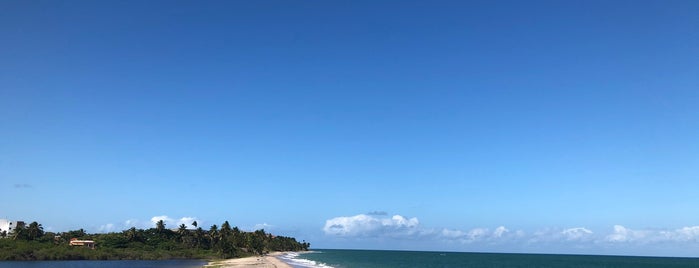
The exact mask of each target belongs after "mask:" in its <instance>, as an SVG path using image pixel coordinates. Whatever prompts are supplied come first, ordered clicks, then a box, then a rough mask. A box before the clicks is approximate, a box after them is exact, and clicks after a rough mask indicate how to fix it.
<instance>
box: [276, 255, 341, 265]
mask: <svg viewBox="0 0 699 268" xmlns="http://www.w3.org/2000/svg"><path fill="white" fill-rule="evenodd" d="M277 258H279V259H281V260H282V261H283V262H286V263H288V264H289V265H291V266H293V267H303V268H334V267H332V266H330V265H327V264H325V263H322V262H317V261H312V260H307V259H304V258H301V254H299V253H296V252H287V253H284V254H282V255H280V256H277Z"/></svg>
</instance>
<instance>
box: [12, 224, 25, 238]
mask: <svg viewBox="0 0 699 268" xmlns="http://www.w3.org/2000/svg"><path fill="white" fill-rule="evenodd" d="M12 235H13V236H12V240H17V239H22V238H24V237H25V236H26V235H27V234H26V230H25V229H24V226H22V225H19V224H18V225H17V226H15V229H14V230H12Z"/></svg>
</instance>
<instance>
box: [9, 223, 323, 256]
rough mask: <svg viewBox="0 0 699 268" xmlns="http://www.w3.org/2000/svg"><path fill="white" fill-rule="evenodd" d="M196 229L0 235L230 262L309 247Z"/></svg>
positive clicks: (29, 229) (266, 236)
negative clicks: (206, 256)
mask: <svg viewBox="0 0 699 268" xmlns="http://www.w3.org/2000/svg"><path fill="white" fill-rule="evenodd" d="M191 225H192V226H194V228H191V229H190V228H187V226H186V225H185V224H181V225H180V226H179V228H177V229H172V230H171V229H167V228H166V226H165V222H164V221H162V220H161V221H159V222H157V223H156V224H155V227H154V228H149V229H145V230H144V229H136V227H132V228H130V229H127V230H124V231H122V232H116V233H106V234H88V233H87V232H85V230H83V229H79V230H72V231H68V232H62V233H57V234H54V233H45V232H44V228H43V226H42V225H41V224H39V223H37V222H32V223H30V224H29V225H27V226H17V227H16V228H15V229H14V230H13V231H12V232H11V233H9V234H8V233H0V237H3V238H4V237H7V238H12V239H13V240H25V241H37V242H40V243H44V242H47V243H50V242H51V241H52V242H53V243H54V244H56V245H66V243H67V241H68V240H69V239H71V238H78V239H90V240H94V241H95V242H97V247H98V248H113V249H132V250H140V251H146V252H148V251H153V250H160V251H164V252H170V253H171V254H175V255H176V254H177V252H180V253H182V252H187V251H192V252H198V253H197V254H213V255H216V256H218V257H222V258H231V257H237V256H244V255H250V254H264V253H267V252H270V251H305V250H308V248H309V247H310V244H309V243H307V242H306V241H303V242H298V241H296V239H295V238H293V237H285V236H275V235H272V234H270V233H267V232H265V230H264V229H261V230H257V231H253V232H245V231H242V230H240V229H238V227H231V225H230V223H228V221H225V222H224V223H223V224H221V226H220V227H219V226H218V225H216V224H214V225H212V226H211V227H210V228H209V229H208V230H205V229H203V228H202V227H200V226H199V224H198V223H197V222H196V221H194V222H192V224H191Z"/></svg>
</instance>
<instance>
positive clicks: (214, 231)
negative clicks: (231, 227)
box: [209, 224, 225, 248]
mask: <svg viewBox="0 0 699 268" xmlns="http://www.w3.org/2000/svg"><path fill="white" fill-rule="evenodd" d="M209 238H211V247H212V248H213V247H216V244H218V241H219V239H220V238H221V236H220V233H219V232H218V226H216V224H214V225H211V228H210V229H209ZM224 242H225V241H224Z"/></svg>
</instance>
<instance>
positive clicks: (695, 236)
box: [604, 225, 699, 244]
mask: <svg viewBox="0 0 699 268" xmlns="http://www.w3.org/2000/svg"><path fill="white" fill-rule="evenodd" d="M604 240H605V241H606V242H611V243H639V244H647V243H658V242H674V243H684V242H697V241H699V226H688V227H682V228H679V229H674V230H656V229H645V230H636V229H631V228H627V227H624V226H622V225H614V228H613V232H612V233H611V234H609V235H607V236H606V237H605V238H604Z"/></svg>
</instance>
